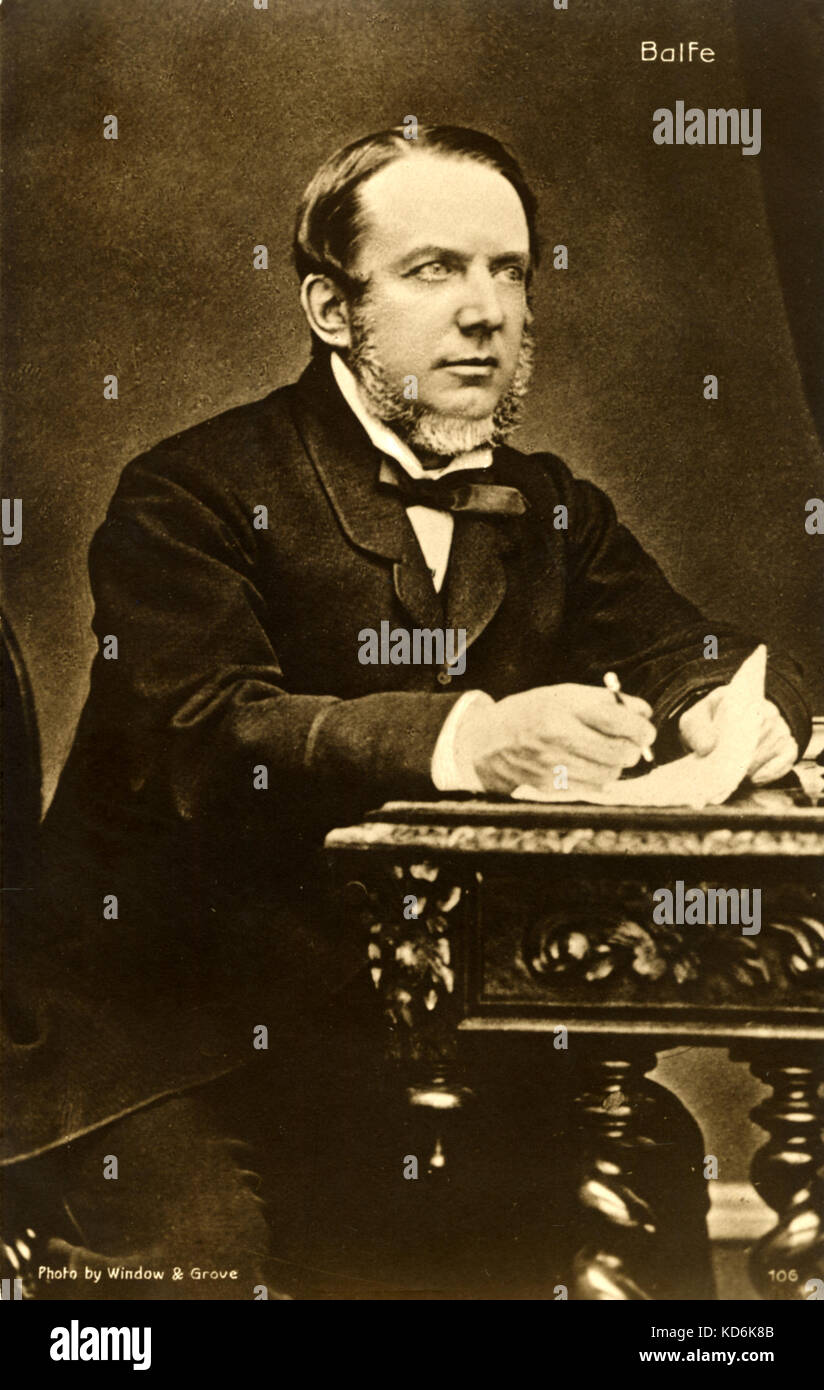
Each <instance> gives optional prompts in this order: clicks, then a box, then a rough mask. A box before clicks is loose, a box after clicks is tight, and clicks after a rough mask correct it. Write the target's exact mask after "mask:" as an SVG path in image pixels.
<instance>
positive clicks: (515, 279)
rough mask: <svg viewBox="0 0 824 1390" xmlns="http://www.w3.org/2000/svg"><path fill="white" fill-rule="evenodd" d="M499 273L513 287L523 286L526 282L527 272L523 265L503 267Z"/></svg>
mask: <svg viewBox="0 0 824 1390" xmlns="http://www.w3.org/2000/svg"><path fill="white" fill-rule="evenodd" d="M499 273H500V274H501V275H503V277H504V279H505V280H510V281H511V282H512V284H513V285H522V284H523V283H524V281H525V280H526V271H525V270H524V268H523V266H522V265H502V266H501V268H500V272H499Z"/></svg>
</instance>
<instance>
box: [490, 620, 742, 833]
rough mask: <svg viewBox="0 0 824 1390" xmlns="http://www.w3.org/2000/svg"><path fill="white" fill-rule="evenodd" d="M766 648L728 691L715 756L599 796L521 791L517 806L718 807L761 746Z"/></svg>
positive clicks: (685, 761) (656, 771)
mask: <svg viewBox="0 0 824 1390" xmlns="http://www.w3.org/2000/svg"><path fill="white" fill-rule="evenodd" d="M766 664H767V648H766V647H764V646H761V647H756V649H755V651H754V652H753V653H752V654H751V655H750V656H748V657H747V659H746V661H744V662H742V664H741V666H739V668H738V670H737V671H736V673H735V675H734V676H733V678H732V680H731V681H730V682H729V684H728V685H726V686H725V687H724V691H723V695H722V697H721V699H720V700H719V702H718V707H717V709H716V712H715V718H714V721H713V722H714V725H715V727H716V728H717V729H718V741H717V743H716V745H715V747H714V748H713V750H712V752H711V753H707V754H706V755H705V756H704V757H699V756H698V754H697V753H688V754H687V756H686V757H684V758H678V759H677V761H676V762H673V763H664V764H663V766H661V767H656V768H653V770H652V772H648V773H647V774H646V775H645V776H643V777H629V778H626V779H622V780H620V781H617V782H611V783H610V784H609V785H608V786H606V787H602V788H601V790H600V791H595V790H592V791H588V792H582V791H546V792H545V791H538V790H537V789H536V788H535V787H527V786H524V787H517V788H516V789H515V791H514V792H513V793H512V796H513V799H515V800H517V801H545V802H547V801H551V802H556V801H586V802H591V803H592V804H594V805H597V806H691V807H701V806H718V805H720V803H721V802H722V801H726V800H727V797H728V796H732V794H733V792H734V791H735V790H736V788H737V787H738V786H740V784H741V782H742V781H743V780H744V777H745V776H746V773H747V768H748V767H749V766H750V763H751V762H752V760H753V757H754V755H755V750H756V747H757V745H758V735H759V731H760V728H761V708H760V707H761V702H762V701H763V699H764V675H765V671H766Z"/></svg>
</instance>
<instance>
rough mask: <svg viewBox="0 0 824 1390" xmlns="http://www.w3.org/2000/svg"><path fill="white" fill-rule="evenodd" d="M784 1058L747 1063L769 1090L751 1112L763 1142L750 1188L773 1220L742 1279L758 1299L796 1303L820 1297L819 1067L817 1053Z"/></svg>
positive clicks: (823, 1199) (823, 1179)
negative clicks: (747, 1276)
mask: <svg viewBox="0 0 824 1390" xmlns="http://www.w3.org/2000/svg"><path fill="white" fill-rule="evenodd" d="M784 1057H785V1060H784V1061H783V1062H779V1061H778V1060H777V1058H775V1059H773V1058H765V1057H764V1056H763V1054H762V1056H761V1057H760V1058H759V1059H758V1060H757V1061H751V1063H750V1066H751V1070H752V1072H753V1074H754V1075H755V1076H757V1077H758V1078H759V1080H761V1081H763V1082H765V1084H766V1085H768V1086H770V1087H771V1088H772V1095H770V1096H768V1097H767V1098H766V1099H765V1100H763V1101H761V1103H760V1104H759V1105H757V1106H756V1107H755V1109H754V1110H753V1111H752V1118H753V1119H754V1120H755V1121H756V1123H757V1124H759V1125H760V1126H761V1128H762V1129H765V1130H766V1131H767V1133H768V1134H769V1136H770V1137H769V1139H768V1140H767V1143H766V1144H764V1146H763V1147H762V1148H761V1149H759V1150H758V1152H757V1153H756V1155H755V1157H754V1159H753V1162H752V1169H751V1177H752V1183H753V1186H754V1187H755V1189H756V1191H757V1192H758V1193H759V1194H760V1195H761V1196H762V1197H763V1198H764V1200H765V1201H766V1202H768V1203H769V1205H770V1206H771V1207H772V1208H773V1210H774V1211H776V1212H777V1213H778V1217H779V1220H778V1223H777V1225H776V1226H774V1227H773V1229H772V1230H771V1231H768V1232H767V1234H766V1235H765V1236H764V1237H763V1238H762V1239H761V1240H760V1241H759V1242H758V1244H757V1245H756V1246H755V1248H754V1249H753V1251H752V1254H751V1256H750V1277H751V1279H752V1281H753V1284H754V1286H755V1288H756V1290H757V1292H758V1293H759V1294H760V1295H761V1297H762V1298H765V1299H781V1300H785V1299H787V1300H794V1301H803V1300H806V1299H810V1298H820V1297H822V1295H824V1142H822V1123H824V1107H822V1102H821V1100H820V1099H819V1095H818V1090H819V1087H820V1085H821V1083H822V1081H824V1062H823V1061H822V1058H821V1049H820V1048H818V1049H817V1050H816V1051H815V1052H813V1051H811V1050H809V1049H796V1050H794V1051H791V1052H790V1053H789V1055H787V1053H786V1052H785V1053H784Z"/></svg>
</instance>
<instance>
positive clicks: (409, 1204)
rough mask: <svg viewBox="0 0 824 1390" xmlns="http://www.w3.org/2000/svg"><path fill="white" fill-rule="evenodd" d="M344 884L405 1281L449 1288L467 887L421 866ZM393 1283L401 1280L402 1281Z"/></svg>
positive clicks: (379, 868) (463, 1090)
mask: <svg viewBox="0 0 824 1390" xmlns="http://www.w3.org/2000/svg"><path fill="white" fill-rule="evenodd" d="M364 879H365V881H356V882H353V883H350V885H349V890H350V891H349V901H350V907H354V908H355V909H356V911H357V913H358V916H359V918H360V924H361V927H362V928H365V929H366V933H367V954H368V961H369V968H370V973H371V977H372V982H373V984H374V986H375V991H376V995H377V997H378V999H379V1000H380V1007H381V1010H382V1012H383V1015H384V1019H385V1023H386V1031H385V1035H384V1047H385V1058H386V1064H387V1072H388V1079H389V1085H390V1096H389V1098H388V1101H387V1106H386V1109H385V1111H384V1115H383V1124H385V1126H386V1128H387V1130H388V1131H391V1134H392V1139H391V1141H390V1144H389V1148H390V1149H391V1150H392V1151H394V1156H393V1157H392V1158H391V1162H392V1164H393V1165H395V1164H396V1172H397V1178H398V1181H397V1183H396V1185H395V1189H394V1190H395V1191H396V1193H397V1197H396V1200H395V1203H394V1211H393V1212H392V1214H391V1215H390V1216H389V1217H388V1218H387V1220H388V1222H389V1224H392V1223H396V1224H397V1226H398V1227H399V1230H398V1234H397V1241H398V1243H399V1244H401V1245H403V1246H404V1247H405V1249H406V1250H407V1252H408V1261H407V1264H406V1266H405V1271H404V1274H405V1277H408V1278H409V1279H412V1280H415V1281H416V1283H417V1284H420V1282H421V1281H425V1282H426V1284H427V1287H428V1288H429V1289H430V1290H431V1289H433V1288H434V1289H437V1288H440V1287H442V1286H446V1285H447V1284H448V1283H449V1281H450V1278H451V1277H452V1271H451V1270H450V1266H449V1241H450V1216H451V1214H452V1206H453V1204H454V1201H455V1194H454V1191H453V1190H451V1189H452V1186H453V1183H452V1180H453V1179H454V1177H455V1173H454V1167H455V1164H454V1145H453V1139H454V1137H455V1136H456V1135H457V1134H458V1133H459V1132H460V1127H461V1125H462V1124H463V1123H464V1115H465V1112H466V1110H467V1108H468V1107H469V1106H470V1104H471V1102H472V1100H473V1099H474V1096H473V1092H472V1090H471V1089H470V1088H469V1086H467V1085H466V1084H465V1077H464V1074H463V1068H462V1067H461V1065H460V1062H459V1059H458V1055H457V1026H456V1025H457V1022H458V1019H459V1016H460V1005H459V1001H458V999H457V997H456V981H457V980H459V979H460V974H459V969H458V967H459V960H460V954H461V951H462V950H463V944H464V943H463V926H464V923H465V920H466V912H467V897H468V896H469V894H470V893H471V890H472V883H471V882H470V883H469V884H466V883H462V882H460V881H456V880H455V879H454V878H453V877H452V876H450V875H448V874H447V873H446V872H445V871H444V869H443V867H442V866H437V865H432V864H429V863H426V862H422V863H412V864H397V863H395V864H392V863H387V862H386V861H382V862H381V861H378V862H376V863H374V864H372V865H369V872H368V874H364ZM401 1175H402V1176H401ZM399 1277H400V1276H399Z"/></svg>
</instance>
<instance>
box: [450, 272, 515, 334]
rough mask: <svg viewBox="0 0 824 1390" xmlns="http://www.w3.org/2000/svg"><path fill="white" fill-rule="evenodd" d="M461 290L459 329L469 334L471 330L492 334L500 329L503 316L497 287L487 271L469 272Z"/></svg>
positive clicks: (458, 316)
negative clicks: (475, 329) (481, 329)
mask: <svg viewBox="0 0 824 1390" xmlns="http://www.w3.org/2000/svg"><path fill="white" fill-rule="evenodd" d="M462 290H463V294H462V298H461V306H460V309H459V310H458V315H457V319H458V327H459V328H461V329H463V330H464V332H471V330H472V329H473V328H484V329H485V330H486V331H487V332H492V331H493V330H494V329H496V328H500V327H502V325H503V321H504V315H503V310H502V308H501V301H500V297H499V295H498V287H497V285H496V283H495V280H494V278H493V276H492V275H490V273H489V271H488V270H480V269H478V270H472V271H470V272H469V273H468V274H467V275H466V277H465V279H464V281H463V285H462Z"/></svg>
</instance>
